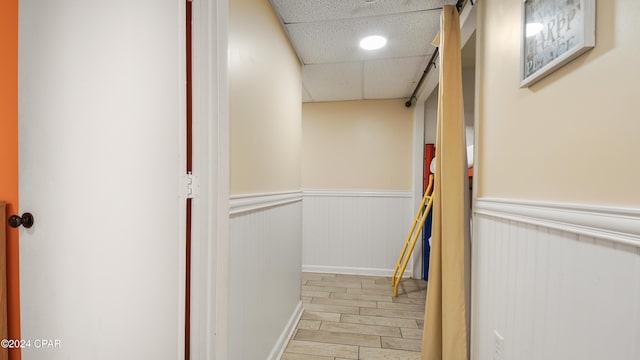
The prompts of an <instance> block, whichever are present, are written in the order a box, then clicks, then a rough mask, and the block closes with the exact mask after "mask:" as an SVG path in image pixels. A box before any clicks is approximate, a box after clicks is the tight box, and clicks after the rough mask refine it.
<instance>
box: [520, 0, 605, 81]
mask: <svg viewBox="0 0 640 360" xmlns="http://www.w3.org/2000/svg"><path fill="white" fill-rule="evenodd" d="M595 45H596V0H522V33H521V45H520V68H521V69H520V87H528V86H530V85H532V84H533V83H535V82H536V81H538V80H540V79H542V78H543V77H545V76H547V75H549V74H550V73H552V72H554V71H555V70H557V69H558V68H560V67H561V66H563V65H565V64H566V63H568V62H570V61H571V60H573V59H575V58H576V57H578V56H579V55H581V54H582V53H584V52H586V51H587V50H589V49H591V48H593V47H594V46H595Z"/></svg>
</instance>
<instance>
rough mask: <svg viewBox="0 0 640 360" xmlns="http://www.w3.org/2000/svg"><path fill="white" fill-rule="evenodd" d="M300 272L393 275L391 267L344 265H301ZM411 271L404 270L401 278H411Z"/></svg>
mask: <svg viewBox="0 0 640 360" xmlns="http://www.w3.org/2000/svg"><path fill="white" fill-rule="evenodd" d="M302 272H315V273H327V274H344V275H370V276H393V269H374V268H356V267H344V266H318V265H302ZM412 277H413V272H412V271H410V270H408V269H407V270H406V271H405V272H404V276H403V278H412Z"/></svg>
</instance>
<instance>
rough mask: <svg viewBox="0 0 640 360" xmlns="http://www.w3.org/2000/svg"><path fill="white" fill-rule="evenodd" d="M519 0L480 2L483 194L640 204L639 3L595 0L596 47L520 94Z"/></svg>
mask: <svg viewBox="0 0 640 360" xmlns="http://www.w3.org/2000/svg"><path fill="white" fill-rule="evenodd" d="M521 3H522V2H521V1H513V0H483V1H481V2H479V6H480V7H481V8H480V15H479V24H478V59H477V60H478V67H477V70H478V73H479V89H478V90H479V101H478V105H479V109H478V111H479V113H478V114H479V121H480V124H479V125H480V126H479V129H478V131H479V136H480V144H479V145H480V147H481V149H480V152H479V155H480V158H479V165H480V169H479V173H478V175H479V176H480V177H479V189H478V195H479V196H486V197H497V198H519V199H531V200H549V201H557V202H572V203H591V204H602V205H620V206H638V204H640V191H639V190H638V185H637V184H638V179H640V159H639V156H640V120H639V119H638V116H637V103H638V95H639V92H638V86H639V85H638V83H637V82H638V79H640V67H638V66H636V63H637V60H638V59H640V47H639V46H638V43H637V42H638V39H640V26H638V24H637V21H638V15H639V14H640V2H638V1H635V0H606V1H597V21H596V22H597V32H596V42H597V45H596V48H595V49H593V50H591V51H590V52H588V53H586V54H584V55H582V56H580V57H579V58H577V59H576V60H574V61H573V62H571V63H569V64H568V65H566V66H564V67H563V68H561V69H559V70H557V71H556V72H554V73H553V74H551V75H550V76H549V77H547V78H545V79H543V80H542V81H540V82H538V83H536V84H535V85H533V86H531V87H530V88H525V89H520V88H519V78H518V73H519V58H520V39H519V34H520V6H521Z"/></svg>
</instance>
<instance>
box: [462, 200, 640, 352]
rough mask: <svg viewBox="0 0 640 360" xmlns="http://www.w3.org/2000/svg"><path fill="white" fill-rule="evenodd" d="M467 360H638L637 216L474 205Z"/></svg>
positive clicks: (559, 207) (501, 203) (500, 203)
mask: <svg viewBox="0 0 640 360" xmlns="http://www.w3.org/2000/svg"><path fill="white" fill-rule="evenodd" d="M474 213H475V222H474V224H475V226H474V235H475V236H474V240H473V260H472V266H473V279H472V281H473V287H472V288H473V290H472V291H473V293H472V297H473V300H472V338H471V354H472V359H474V360H493V359H494V353H495V339H494V331H497V332H498V333H499V334H500V335H501V336H502V337H504V349H503V350H504V352H503V357H502V358H503V359H518V360H540V359H544V360H568V359H594V360H596V359H598V360H600V359H602V360H606V359H616V360H635V359H640V236H639V233H640V211H639V210H637V209H614V208H597V207H586V206H581V205H566V204H551V203H532V202H522V201H505V200H491V199H480V200H477V201H476V205H475V211H474Z"/></svg>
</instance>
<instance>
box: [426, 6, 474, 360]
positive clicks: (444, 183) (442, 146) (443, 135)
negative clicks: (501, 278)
mask: <svg viewBox="0 0 640 360" xmlns="http://www.w3.org/2000/svg"><path fill="white" fill-rule="evenodd" d="M439 43H440V89H439V104H438V134H437V139H436V173H435V187H434V198H433V225H432V234H431V258H430V262H429V282H428V285H427V304H426V311H425V325H424V336H423V340H422V359H426V360H466V359H467V354H468V352H467V324H466V304H465V255H464V244H465V242H464V240H465V202H464V197H465V191H466V189H465V176H467V174H466V172H467V169H466V152H465V147H466V146H465V138H464V118H463V114H464V110H463V103H462V70H461V63H460V19H459V16H458V11H457V10H456V8H455V6H451V5H449V6H445V7H444V9H443V11H442V19H441V23H440V41H439Z"/></svg>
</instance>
